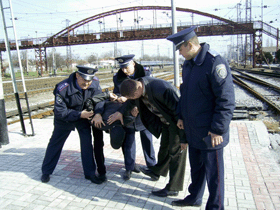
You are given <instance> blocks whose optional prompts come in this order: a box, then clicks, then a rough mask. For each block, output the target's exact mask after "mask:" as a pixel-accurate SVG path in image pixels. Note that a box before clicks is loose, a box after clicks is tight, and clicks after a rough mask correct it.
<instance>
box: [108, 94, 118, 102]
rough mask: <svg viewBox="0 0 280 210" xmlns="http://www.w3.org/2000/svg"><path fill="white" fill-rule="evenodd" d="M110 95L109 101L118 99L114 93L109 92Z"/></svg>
mask: <svg viewBox="0 0 280 210" xmlns="http://www.w3.org/2000/svg"><path fill="white" fill-rule="evenodd" d="M109 95H110V101H115V100H117V99H118V96H117V95H116V94H115V93H109Z"/></svg>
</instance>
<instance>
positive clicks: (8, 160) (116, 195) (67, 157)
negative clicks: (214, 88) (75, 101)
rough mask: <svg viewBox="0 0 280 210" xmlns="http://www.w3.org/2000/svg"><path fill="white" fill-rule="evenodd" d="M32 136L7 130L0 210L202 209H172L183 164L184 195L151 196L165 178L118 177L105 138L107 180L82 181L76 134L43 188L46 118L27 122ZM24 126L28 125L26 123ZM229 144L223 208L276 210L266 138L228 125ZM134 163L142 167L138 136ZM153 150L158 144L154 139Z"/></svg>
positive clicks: (277, 173)
mask: <svg viewBox="0 0 280 210" xmlns="http://www.w3.org/2000/svg"><path fill="white" fill-rule="evenodd" d="M33 124H34V129H35V133H36V135H35V136H33V137H24V136H22V135H21V132H20V130H21V127H20V123H16V124H13V125H10V126H9V127H8V130H9V141H10V143H9V144H8V145H2V148H0V209H5V210H6V209H12V210H17V209H28V210H30V209H36V210H37V209H38V210H39V209H44V210H48V209H49V210H56V209H57V210H58V209H59V210H61V209H73V210H80V209H85V210H89V209H106V210H113V209H114V210H118V209H128V210H131V209H149V210H150V209H164V210H171V209H205V203H206V200H207V196H208V192H207V190H206V191H205V195H204V200H203V206H202V207H201V208H198V207H193V208H189V207H184V208H176V207H172V206H171V205H170V203H171V201H172V200H174V199H181V198H184V197H185V196H186V195H187V194H188V192H187V190H186V188H187V186H188V185H189V183H190V173H189V171H190V168H189V164H187V169H186V174H185V184H184V186H185V190H184V191H182V192H180V193H179V195H178V197H168V198H159V197H155V196H153V195H151V191H152V190H154V189H161V188H163V187H164V186H165V185H166V183H167V182H168V178H165V177H161V178H160V179H159V181H157V182H153V181H150V180H149V178H147V177H146V176H144V175H143V174H141V173H139V174H136V173H133V174H132V178H131V179H130V180H129V181H123V180H122V178H121V175H122V173H123V172H124V167H123V155H122V152H121V150H114V149H112V148H111V146H110V143H109V142H110V141H109V135H108V134H105V156H106V166H107V177H108V181H107V182H106V183H103V184H101V185H95V184H92V183H91V182H90V181H89V180H86V179H84V176H83V171H82V166H81V158H80V150H79V137H78V134H77V132H72V134H71V135H70V137H69V138H68V140H67V141H66V144H65V146H64V149H63V152H62V155H61V157H60V161H59V163H58V165H57V167H56V169H55V171H54V174H53V175H52V176H51V180H50V182H49V183H47V184H44V183H41V181H40V176H41V164H42V160H43V157H44V154H45V149H46V146H47V144H48V141H49V138H50V136H51V133H52V130H53V119H52V117H50V118H46V119H36V120H33ZM26 127H28V123H27V122H26ZM230 129H231V139H230V144H229V145H228V146H227V147H226V148H225V152H224V158H225V170H226V171H225V209H238V210H240V209H241V210H242V209H266V210H270V209H271V210H272V209H280V167H279V165H278V164H277V163H276V162H275V160H274V159H273V158H272V156H271V155H270V151H269V148H268V146H269V139H268V134H267V131H266V128H265V126H264V125H263V123H262V122H245V121H238V122H237V121H236V122H232V123H231V126H230ZM136 136H137V159H136V162H137V163H138V164H142V165H144V158H143V154H142V148H141V145H140V139H139V134H137V135H136ZM154 145H155V149H156V151H158V147H159V140H157V139H155V138H154Z"/></svg>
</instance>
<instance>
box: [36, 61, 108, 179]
mask: <svg viewBox="0 0 280 210" xmlns="http://www.w3.org/2000/svg"><path fill="white" fill-rule="evenodd" d="M77 68H78V71H76V72H74V73H72V74H71V75H70V76H69V78H67V79H65V80H63V81H62V82H60V83H58V84H57V85H56V87H55V89H54V92H53V93H54V95H55V105H54V130H53V133H52V136H51V138H50V141H49V144H48V147H47V150H46V154H45V158H44V161H43V165H42V174H43V175H42V177H41V181H42V182H48V181H49V180H50V174H52V173H53V171H54V169H55V167H56V165H57V162H58V160H59V157H60V154H61V151H62V148H63V145H64V143H65V141H66V139H67V137H68V136H69V135H70V133H71V131H73V130H75V128H76V129H77V131H78V133H79V136H80V142H81V143H80V145H81V158H82V164H83V170H84V175H85V178H86V179H89V180H91V181H92V182H93V183H95V184H101V183H102V182H104V181H105V180H106V175H105V174H106V168H105V165H104V155H103V145H104V144H103V133H102V131H101V130H98V129H96V128H93V135H94V151H95V158H96V163H97V167H98V168H97V170H98V173H99V176H96V175H95V171H96V164H95V160H94V156H93V146H92V137H91V125H90V121H89V120H90V119H91V117H92V116H93V111H87V110H85V109H84V103H85V101H86V99H88V98H90V97H93V96H94V95H97V94H101V93H102V90H101V87H100V85H99V80H98V78H97V77H95V76H94V74H95V72H97V71H98V70H97V69H93V68H89V67H86V66H77ZM108 97H109V96H108V95H106V94H104V99H107V98H108Z"/></svg>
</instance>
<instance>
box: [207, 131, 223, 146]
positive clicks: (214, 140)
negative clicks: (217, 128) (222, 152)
mask: <svg viewBox="0 0 280 210" xmlns="http://www.w3.org/2000/svg"><path fill="white" fill-rule="evenodd" d="M208 135H211V144H212V147H215V146H218V145H219V144H221V143H222V142H223V141H224V140H223V137H222V136H220V135H218V134H214V133H211V132H210V131H209V132H208Z"/></svg>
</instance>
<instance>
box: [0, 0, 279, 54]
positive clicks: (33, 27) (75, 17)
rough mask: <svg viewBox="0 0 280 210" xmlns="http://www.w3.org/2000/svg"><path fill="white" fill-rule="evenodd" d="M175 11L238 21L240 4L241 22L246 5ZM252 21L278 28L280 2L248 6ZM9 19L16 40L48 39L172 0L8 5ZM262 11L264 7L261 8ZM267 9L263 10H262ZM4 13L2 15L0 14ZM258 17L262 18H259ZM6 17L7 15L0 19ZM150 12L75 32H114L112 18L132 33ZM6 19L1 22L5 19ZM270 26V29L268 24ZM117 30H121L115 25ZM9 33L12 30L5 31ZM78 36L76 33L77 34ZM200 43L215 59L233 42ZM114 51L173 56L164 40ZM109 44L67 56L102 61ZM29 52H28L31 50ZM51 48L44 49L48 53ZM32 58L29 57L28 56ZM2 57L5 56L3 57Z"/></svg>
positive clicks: (163, 18)
mask: <svg viewBox="0 0 280 210" xmlns="http://www.w3.org/2000/svg"><path fill="white" fill-rule="evenodd" d="M8 1H9V0H2V2H3V6H4V7H6V6H7V5H8ZM173 2H174V4H175V5H176V7H182V8H188V9H194V10H199V11H202V12H207V13H210V14H213V15H217V16H221V17H224V18H227V19H231V20H236V18H237V4H238V3H240V4H241V5H240V8H241V17H242V18H245V3H246V2H245V0H232V1H231V2H230V3H228V2H229V1H224V0H212V1H205V0H203V1H200V0H197V1H186V0H184V1H183V0H174V1H173ZM251 2H252V19H253V20H261V19H263V21H264V22H266V23H269V24H270V25H272V26H273V27H276V28H280V1H275V0H254V1H253V0H252V1H251ZM11 3H12V9H13V14H14V17H15V19H16V20H15V26H16V34H17V38H18V39H19V40H20V39H27V38H34V39H35V38H36V39H40V38H41V37H49V36H51V35H53V34H55V33H57V32H59V31H60V30H63V29H64V28H65V27H66V26H67V25H72V24H74V23H76V22H78V21H81V20H83V19H85V18H88V17H90V16H93V15H97V14H100V13H103V12H107V11H111V10H115V9H120V8H126V7H132V6H171V0H105V1H98V3H97V1H92V0H59V1H57V0H47V1H46V0H11ZM262 5H263V7H262ZM264 5H266V8H264ZM5 12H6V10H5ZM262 13H263V16H262V17H261V14H262ZM5 14H6V16H7V17H8V16H9V14H8V13H5ZM153 15H154V14H153V12H152V11H138V13H137V12H127V13H122V14H121V15H120V16H118V17H116V15H114V16H110V17H106V18H105V19H104V20H103V21H104V22H105V24H98V21H94V22H92V23H90V24H88V25H86V26H84V27H83V28H79V29H78V30H79V31H80V32H82V31H83V30H88V31H92V32H99V31H100V29H101V30H104V28H105V30H108V29H114V28H117V18H121V19H122V20H123V22H122V25H121V27H124V28H125V27H137V24H135V23H134V21H133V20H134V18H135V17H137V16H138V17H139V20H140V21H139V25H138V26H139V27H141V26H144V25H151V24H153V23H154V22H155V18H154V17H155V16H153ZM6 16H5V17H6ZM7 17H6V23H7V25H9V24H10V25H11V23H10V22H9V19H10V18H7ZM156 17H157V18H156V21H157V24H171V21H172V20H171V11H166V12H164V11H158V12H157V14H156ZM176 20H177V21H176V22H177V24H179V23H184V22H192V17H191V14H189V13H182V12H177V13H176ZM0 21H1V22H0V27H1V28H0V42H3V41H4V33H3V21H2V18H0ZM207 21H209V19H207V18H206V17H201V16H195V17H194V22H195V24H199V23H200V22H201V23H203V22H207ZM271 21H272V23H270V22H271ZM118 27H120V25H118ZM10 30H11V29H10ZM79 31H78V32H79ZM9 38H10V39H11V40H13V39H14V36H13V35H12V33H11V32H9ZM200 41H201V42H208V43H209V44H210V46H211V47H212V48H215V50H216V51H218V52H220V53H225V52H226V51H227V46H228V45H230V44H231V43H234V42H235V37H233V36H224V37H221V36H218V37H217V36H216V37H201V39H200ZM263 44H264V45H276V41H275V40H272V39H270V38H269V37H264V39H263ZM116 46H117V48H118V50H119V51H120V52H121V53H122V54H131V53H133V54H135V55H136V58H139V57H140V56H141V53H142V49H143V47H144V54H149V55H151V56H155V55H160V56H169V57H171V56H172V49H173V46H172V43H171V42H169V41H167V40H166V39H160V40H147V41H143V42H142V41H129V42H118V43H117V44H116ZM114 47H115V44H114V43H103V44H91V45H78V46H71V53H72V56H76V57H77V56H78V57H81V58H84V57H86V56H89V55H91V54H95V55H97V56H102V54H103V53H106V52H109V51H113V50H114ZM55 50H56V51H57V52H59V53H61V54H62V55H66V47H56V48H55ZM30 51H31V50H30ZM51 51H52V48H48V49H47V53H50V52H51ZM28 55H29V56H32V55H33V53H32V52H30V53H28ZM3 57H5V53H3Z"/></svg>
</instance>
